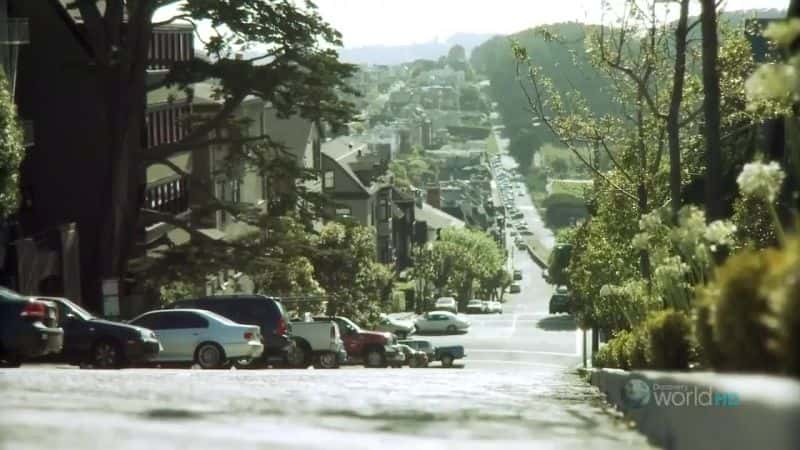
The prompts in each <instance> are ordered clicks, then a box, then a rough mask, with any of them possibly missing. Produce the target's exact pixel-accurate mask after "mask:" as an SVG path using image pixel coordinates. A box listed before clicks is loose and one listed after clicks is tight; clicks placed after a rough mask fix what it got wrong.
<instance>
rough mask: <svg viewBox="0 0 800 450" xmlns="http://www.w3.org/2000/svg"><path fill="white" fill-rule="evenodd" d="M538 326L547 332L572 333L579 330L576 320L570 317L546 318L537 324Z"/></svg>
mask: <svg viewBox="0 0 800 450" xmlns="http://www.w3.org/2000/svg"><path fill="white" fill-rule="evenodd" d="M536 326H537V327H538V328H541V329H543V330H547V331H570V330H575V329H577V328H578V326H577V325H576V324H575V319H574V318H573V317H572V316H568V315H558V316H548V317H545V318H544V319H542V320H540V321H538V322H536Z"/></svg>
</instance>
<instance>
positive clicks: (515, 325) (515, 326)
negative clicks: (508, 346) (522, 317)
mask: <svg viewBox="0 0 800 450" xmlns="http://www.w3.org/2000/svg"><path fill="white" fill-rule="evenodd" d="M518 317H519V315H518V314H514V321H513V322H511V332H510V333H509V334H508V337H509V338H510V337H513V336H514V332H515V331H517V318H518Z"/></svg>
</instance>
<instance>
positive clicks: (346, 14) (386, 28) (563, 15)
mask: <svg viewBox="0 0 800 450" xmlns="http://www.w3.org/2000/svg"><path fill="white" fill-rule="evenodd" d="M605 1H607V2H609V3H611V4H612V5H613V4H616V5H619V4H622V3H623V2H624V1H625V0H605ZM724 1H725V6H724V9H728V10H735V9H750V8H760V9H769V8H779V9H785V8H786V7H787V6H788V5H789V0H724ZM314 2H315V3H316V4H317V6H318V7H319V10H320V13H321V14H322V16H323V17H324V18H325V19H326V20H328V22H330V23H331V24H332V25H333V26H334V27H335V28H336V29H338V30H339V31H341V32H342V35H343V37H344V44H345V47H361V46H365V45H399V44H413V43H418V42H429V41H431V40H436V39H442V40H444V39H447V38H448V37H450V36H452V35H453V34H455V33H462V32H463V33H498V34H510V33H514V32H516V31H521V30H524V29H526V28H530V27H533V26H536V25H542V24H548V23H554V22H564V21H569V20H579V21H582V22H592V23H599V22H600V17H601V5H602V4H603V2H604V0H314ZM640 3H642V4H644V3H645V2H644V1H641V2H640ZM691 5H692V10H693V13H694V14H696V13H697V12H698V11H699V4H698V2H697V0H692V3H691ZM662 8H664V7H662ZM669 8H670V9H671V10H672V11H673V12H674V11H676V10H677V4H675V3H672V4H671V6H669ZM176 10H177V6H170V7H165V8H162V9H161V10H159V11H158V12H157V13H156V18H157V20H161V19H164V18H166V17H170V16H171V15H172V14H173V13H174V12H175V11H176ZM203 28H206V27H203Z"/></svg>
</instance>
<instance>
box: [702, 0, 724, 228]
mask: <svg viewBox="0 0 800 450" xmlns="http://www.w3.org/2000/svg"><path fill="white" fill-rule="evenodd" d="M700 4H701V6H702V8H703V9H702V11H703V12H702V16H701V19H700V22H701V28H702V30H703V91H704V92H705V97H704V98H705V101H704V104H703V111H704V116H705V127H704V128H705V132H704V136H705V143H706V145H705V147H706V210H707V211H708V219H709V220H715V219H721V218H722V216H723V210H722V180H721V178H720V174H721V173H722V148H721V144H722V142H721V139H720V87H719V85H720V81H719V68H718V67H717V60H718V52H719V38H718V35H717V3H716V2H715V1H714V0H701V2H700Z"/></svg>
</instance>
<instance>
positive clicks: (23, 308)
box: [0, 288, 464, 369]
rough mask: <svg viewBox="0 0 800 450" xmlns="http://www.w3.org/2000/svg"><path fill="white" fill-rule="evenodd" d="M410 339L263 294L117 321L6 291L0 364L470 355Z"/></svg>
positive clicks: (258, 362)
mask: <svg viewBox="0 0 800 450" xmlns="http://www.w3.org/2000/svg"><path fill="white" fill-rule="evenodd" d="M408 342H427V341H408ZM408 342H404V343H402V344H401V343H400V342H398V339H397V336H395V335H394V334H392V333H387V332H379V331H369V330H362V329H361V328H360V327H359V326H358V325H357V324H355V323H354V322H352V321H351V320H350V319H348V318H346V317H340V316H333V317H327V316H325V317H313V318H308V320H305V321H290V320H289V317H288V315H287V313H286V311H285V309H284V308H283V305H282V303H281V302H280V300H279V299H277V298H272V297H266V296H262V295H249V294H247V295H245V294H243V295H223V296H208V297H204V298H197V299H185V300H180V301H177V302H175V303H173V304H171V305H169V306H168V307H166V308H164V309H159V310H154V311H149V312H146V313H144V314H141V315H139V316H138V317H135V318H134V319H132V320H130V321H128V322H126V323H120V322H113V321H108V320H103V319H101V318H98V317H95V316H93V315H92V314H91V313H90V312H88V311H86V310H85V309H83V308H81V307H80V306H79V305H77V304H75V303H73V302H71V301H69V300H68V299H64V298H55V297H27V296H22V295H20V294H18V293H16V292H13V291H11V290H8V289H5V288H0V364H2V365H5V366H18V365H19V364H21V363H22V362H23V361H26V360H30V359H36V358H51V359H55V360H59V361H63V362H67V363H70V364H81V365H90V366H94V367H99V368H119V367H124V366H129V365H152V364H158V365H169V364H197V365H198V366H200V367H202V368H206V369H215V368H223V367H227V366H230V365H237V366H239V367H254V368H255V367H267V366H271V365H275V364H278V365H280V364H288V365H289V366H291V367H308V366H310V365H312V364H313V365H316V366H318V367H321V368H335V367H338V366H339V365H341V364H363V365H365V366H368V367H387V366H394V367H398V366H402V365H413V366H414V367H417V366H421V365H423V363H424V365H427V364H428V363H429V362H432V361H434V360H436V361H441V362H442V364H443V365H449V364H452V361H453V360H455V359H458V358H460V357H463V356H464V354H463V353H464V352H463V348H460V349H459V348H450V349H448V348H441V349H434V351H433V354H432V355H429V354H428V353H426V352H424V351H421V350H417V349H415V348H414V346H411V345H409V344H408ZM415 345H416V344H415ZM420 345H422V344H420ZM423 353H424V357H423V355H422V354H423ZM447 363H449V364H447Z"/></svg>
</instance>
